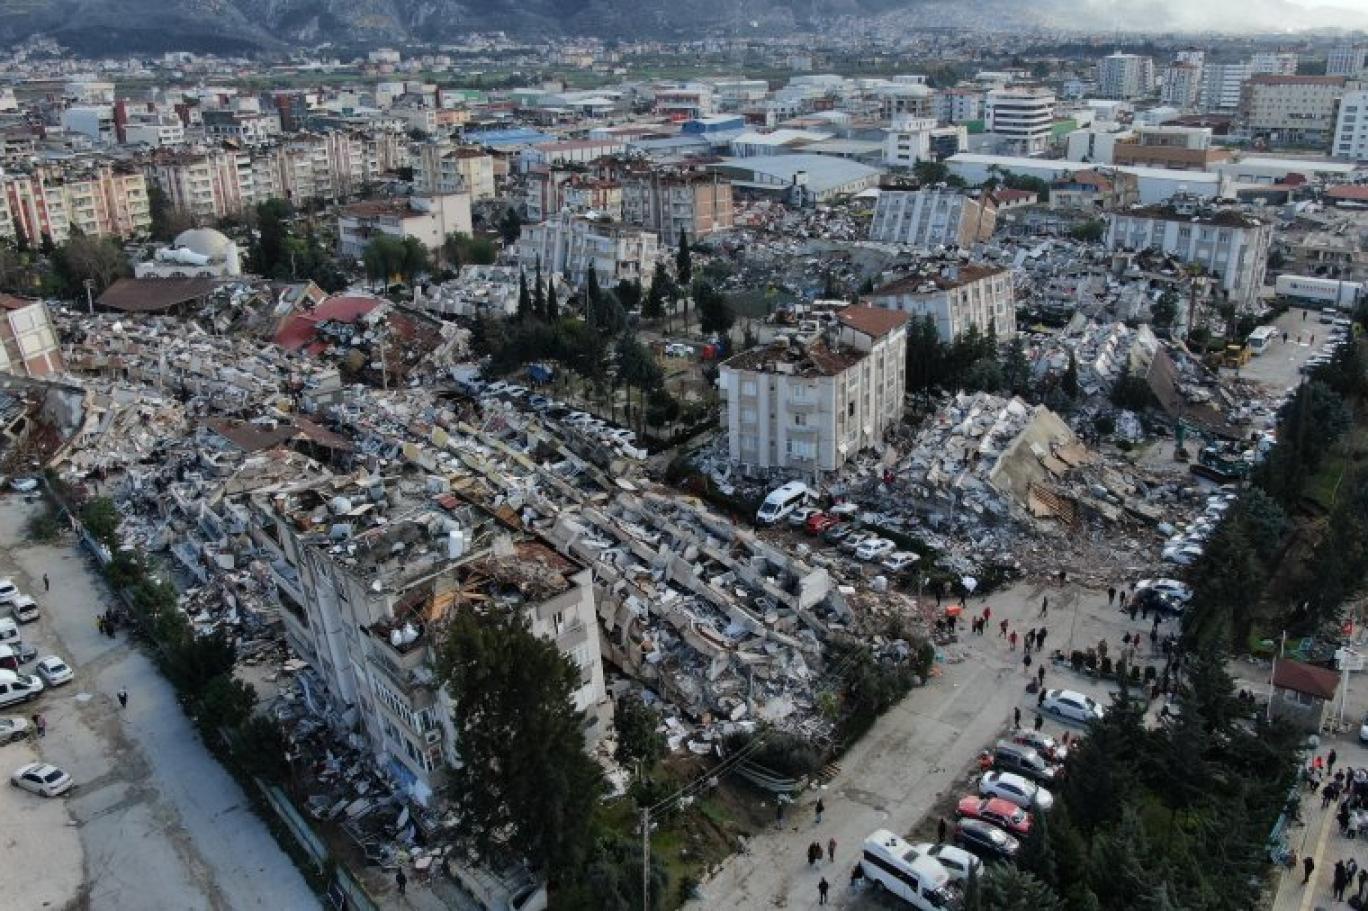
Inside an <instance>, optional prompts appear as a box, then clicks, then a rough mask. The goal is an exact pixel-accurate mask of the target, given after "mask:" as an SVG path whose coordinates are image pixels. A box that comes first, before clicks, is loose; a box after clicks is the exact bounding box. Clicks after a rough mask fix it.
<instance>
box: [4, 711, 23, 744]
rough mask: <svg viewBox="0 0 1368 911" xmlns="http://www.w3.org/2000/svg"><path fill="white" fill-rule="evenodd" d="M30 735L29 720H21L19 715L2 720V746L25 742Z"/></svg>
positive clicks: (7, 716)
mask: <svg viewBox="0 0 1368 911" xmlns="http://www.w3.org/2000/svg"><path fill="white" fill-rule="evenodd" d="M28 735H29V723H28V719H27V718H20V717H19V716H18V715H6V716H5V717H3V718H0V744H4V743H14V742H15V741H18V740H23V739H24V738H26V737H28Z"/></svg>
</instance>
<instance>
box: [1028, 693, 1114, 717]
mask: <svg viewBox="0 0 1368 911" xmlns="http://www.w3.org/2000/svg"><path fill="white" fill-rule="evenodd" d="M1040 707H1041V708H1042V709H1044V710H1045V711H1047V712H1049V713H1050V714H1051V715H1054V716H1056V717H1058V718H1063V719H1065V720H1066V721H1076V722H1078V723H1080V724H1087V723H1088V722H1090V721H1101V720H1102V713H1103V709H1102V706H1100V705H1098V704H1097V703H1096V702H1094V701H1093V700H1092V698H1091V697H1089V696H1084V695H1083V694H1082V693H1078V692H1075V691H1073V690H1048V691H1046V693H1045V701H1044V702H1042V703H1041V706H1040Z"/></svg>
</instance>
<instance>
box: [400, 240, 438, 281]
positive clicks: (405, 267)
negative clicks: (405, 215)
mask: <svg viewBox="0 0 1368 911" xmlns="http://www.w3.org/2000/svg"><path fill="white" fill-rule="evenodd" d="M399 263H400V265H399V274H400V275H402V276H404V280H405V281H406V282H408V284H410V285H412V284H413V283H414V281H416V280H417V278H418V276H419V275H421V274H423V273H424V272H427V271H428V269H429V268H431V265H432V257H431V254H429V253H428V248H427V247H426V246H424V245H423V242H422V241H421V240H419V239H418V238H416V237H405V238H404V240H403V255H402V256H401V257H400V260H399Z"/></svg>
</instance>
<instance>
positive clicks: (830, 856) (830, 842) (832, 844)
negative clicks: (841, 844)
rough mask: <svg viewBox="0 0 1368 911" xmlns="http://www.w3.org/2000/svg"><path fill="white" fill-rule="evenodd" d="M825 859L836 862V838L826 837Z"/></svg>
mask: <svg viewBox="0 0 1368 911" xmlns="http://www.w3.org/2000/svg"><path fill="white" fill-rule="evenodd" d="M827 860H828V861H829V862H831V863H835V862H836V839H834V838H828V839H827Z"/></svg>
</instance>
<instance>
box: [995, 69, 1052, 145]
mask: <svg viewBox="0 0 1368 911" xmlns="http://www.w3.org/2000/svg"><path fill="white" fill-rule="evenodd" d="M1054 111H1055V96H1054V93H1053V92H1051V91H1049V90H1048V89H1042V88H1036V87H1032V86H1020V87H1008V88H1000V89H993V90H992V91H990V92H989V93H988V99H987V129H988V132H989V133H991V134H992V135H993V138H994V140H995V142H996V145H997V146H998V150H999V151H1000V152H1003V153H1006V154H1009V155H1039V154H1041V153H1042V152H1044V151H1045V150H1046V149H1047V148H1048V147H1049V145H1050V137H1051V130H1052V127H1053V124H1054Z"/></svg>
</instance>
